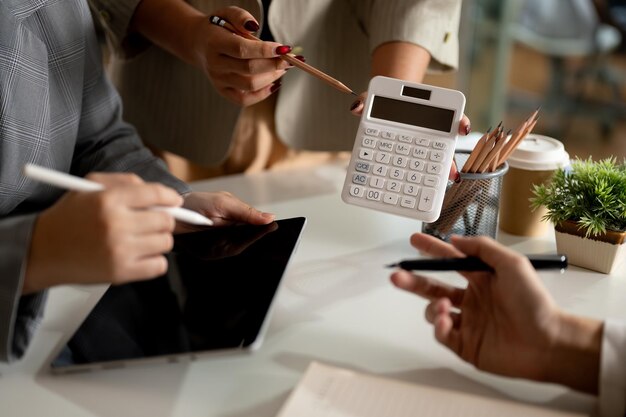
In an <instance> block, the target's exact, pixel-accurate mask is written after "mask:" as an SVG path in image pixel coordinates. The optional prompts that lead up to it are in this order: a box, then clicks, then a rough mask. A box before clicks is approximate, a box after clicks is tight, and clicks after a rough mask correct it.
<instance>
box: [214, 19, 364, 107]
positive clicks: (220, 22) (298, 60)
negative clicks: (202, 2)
mask: <svg viewBox="0 0 626 417" xmlns="http://www.w3.org/2000/svg"><path fill="white" fill-rule="evenodd" d="M209 21H210V22H211V23H212V24H214V25H216V26H220V27H223V28H225V29H227V30H228V31H230V32H232V33H236V34H238V35H240V36H242V37H244V38H246V39H248V40H252V41H257V42H258V41H261V40H260V39H259V38H257V37H256V36H254V35H253V34H252V33H250V32H249V31H247V30H241V29H240V28H237V27H236V26H234V25H233V24H232V23H231V22H230V21H229V20H228V19H227V18H225V17H224V16H223V15H214V16H210V17H209ZM255 27H256V28H257V29H258V24H257V25H256V26H255ZM244 28H245V29H247V28H246V27H245V24H244ZM249 28H252V26H251V25H250V26H249ZM290 51H291V49H290V50H289V51H287V52H286V53H281V54H279V57H280V58H281V59H282V60H283V61H285V62H288V63H289V64H291V65H293V66H295V67H297V68H299V69H301V70H303V71H305V72H307V73H309V74H310V75H312V76H314V77H316V78H318V79H320V80H321V81H323V82H325V83H326V84H328V85H330V86H331V87H333V88H335V89H337V90H339V91H341V92H342V93H347V94H352V95H354V96H356V95H357V94H356V93H355V92H354V91H352V89H350V88H349V87H348V86H346V85H345V84H343V83H342V82H341V81H339V80H336V79H335V78H333V77H331V76H330V75H328V74H326V73H324V72H322V71H320V70H319V69H317V68H315V67H313V66H311V65H309V64H306V63H305V62H304V59H303V58H302V57H299V56H294V55H292V54H289V52H290Z"/></svg>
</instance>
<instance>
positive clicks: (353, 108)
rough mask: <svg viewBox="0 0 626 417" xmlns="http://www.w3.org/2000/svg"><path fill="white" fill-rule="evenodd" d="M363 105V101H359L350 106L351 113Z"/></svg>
mask: <svg viewBox="0 0 626 417" xmlns="http://www.w3.org/2000/svg"><path fill="white" fill-rule="evenodd" d="M360 105H361V100H357V101H355V102H354V103H352V105H351V106H350V111H354V110H356V109H357V107H359V106H360Z"/></svg>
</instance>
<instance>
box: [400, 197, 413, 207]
mask: <svg viewBox="0 0 626 417" xmlns="http://www.w3.org/2000/svg"><path fill="white" fill-rule="evenodd" d="M415 203H416V200H415V198H413V197H407V196H403V197H402V198H401V199H400V205H401V206H402V207H406V208H415Z"/></svg>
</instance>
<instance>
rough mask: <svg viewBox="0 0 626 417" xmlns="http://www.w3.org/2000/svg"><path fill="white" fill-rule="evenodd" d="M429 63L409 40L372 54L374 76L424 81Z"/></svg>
mask: <svg viewBox="0 0 626 417" xmlns="http://www.w3.org/2000/svg"><path fill="white" fill-rule="evenodd" d="M144 1H145V0H144ZM429 63H430V54H429V53H428V51H427V50H426V49H424V48H422V47H421V46H419V45H416V44H413V43H409V42H387V43H384V44H382V45H380V46H378V47H377V48H376V49H375V50H374V53H373V54H372V77H374V76H376V75H384V76H387V77H392V78H399V79H402V80H407V81H414V82H422V80H423V79H424V76H425V75H426V70H427V69H428V65H429Z"/></svg>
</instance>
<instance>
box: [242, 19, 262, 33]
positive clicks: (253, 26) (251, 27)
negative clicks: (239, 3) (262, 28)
mask: <svg viewBox="0 0 626 417" xmlns="http://www.w3.org/2000/svg"><path fill="white" fill-rule="evenodd" d="M243 27H244V28H246V30H248V31H250V32H256V31H257V30H259V24H258V23H257V22H255V21H254V20H248V21H247V22H246V23H244V24H243Z"/></svg>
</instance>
